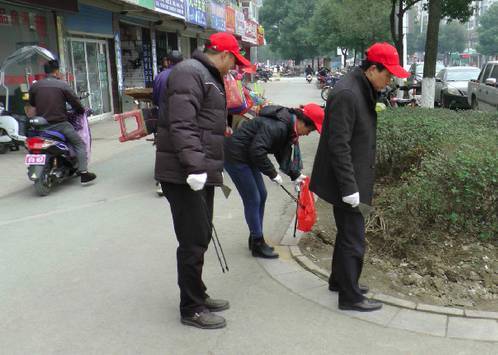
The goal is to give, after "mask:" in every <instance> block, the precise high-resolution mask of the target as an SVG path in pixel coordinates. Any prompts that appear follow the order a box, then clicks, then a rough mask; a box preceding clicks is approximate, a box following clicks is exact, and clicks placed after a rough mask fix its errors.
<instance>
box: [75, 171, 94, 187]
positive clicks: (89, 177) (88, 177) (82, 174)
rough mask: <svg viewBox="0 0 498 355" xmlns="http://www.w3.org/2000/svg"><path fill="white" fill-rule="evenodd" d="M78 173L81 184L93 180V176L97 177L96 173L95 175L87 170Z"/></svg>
mask: <svg viewBox="0 0 498 355" xmlns="http://www.w3.org/2000/svg"><path fill="white" fill-rule="evenodd" d="M79 175H80V179H81V183H82V184H87V183H89V182H90V181H92V180H95V178H96V177H97V175H95V174H94V173H90V172H88V171H85V172H80V173H79Z"/></svg>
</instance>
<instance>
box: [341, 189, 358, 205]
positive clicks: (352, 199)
mask: <svg viewBox="0 0 498 355" xmlns="http://www.w3.org/2000/svg"><path fill="white" fill-rule="evenodd" d="M342 201H343V202H344V203H347V204H348V205H351V207H353V208H355V207H358V206H359V205H360V193H359V192H355V193H354V194H352V195H349V196H344V197H343V198H342Z"/></svg>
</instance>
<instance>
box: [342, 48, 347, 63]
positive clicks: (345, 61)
mask: <svg viewBox="0 0 498 355" xmlns="http://www.w3.org/2000/svg"><path fill="white" fill-rule="evenodd" d="M341 52H342V56H343V57H344V68H346V65H347V60H348V49H347V48H341Z"/></svg>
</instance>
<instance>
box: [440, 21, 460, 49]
mask: <svg viewBox="0 0 498 355" xmlns="http://www.w3.org/2000/svg"><path fill="white" fill-rule="evenodd" d="M464 49H465V26H464V25H463V24H461V23H458V22H450V23H447V24H445V25H443V26H441V28H440V30H439V43H438V50H439V53H450V52H463V50H464Z"/></svg>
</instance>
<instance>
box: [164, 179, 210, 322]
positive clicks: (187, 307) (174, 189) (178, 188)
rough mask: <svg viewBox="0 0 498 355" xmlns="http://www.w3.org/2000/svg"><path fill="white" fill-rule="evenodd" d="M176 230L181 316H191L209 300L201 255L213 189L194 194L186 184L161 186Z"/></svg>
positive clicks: (205, 244)
mask: <svg viewBox="0 0 498 355" xmlns="http://www.w3.org/2000/svg"><path fill="white" fill-rule="evenodd" d="M161 186H162V188H163V193H164V196H165V197H166V198H167V199H168V201H169V204H170V207H171V214H172V215H173V224H174V227H175V234H176V239H177V240H178V244H179V245H178V249H177V251H176V261H177V271H178V286H179V287H180V313H181V315H182V316H192V315H193V314H194V313H196V312H201V311H202V310H204V309H205V308H206V307H205V304H204V301H205V299H206V298H207V297H208V295H207V293H206V286H205V285H204V282H202V267H203V265H204V253H205V252H206V250H207V248H208V245H209V242H210V241H211V236H212V234H211V233H212V230H211V225H212V224H211V223H212V219H213V200H214V186H207V187H205V188H204V189H203V190H201V191H193V190H192V189H191V188H190V186H189V185H187V184H170V183H164V182H162V183H161Z"/></svg>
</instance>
